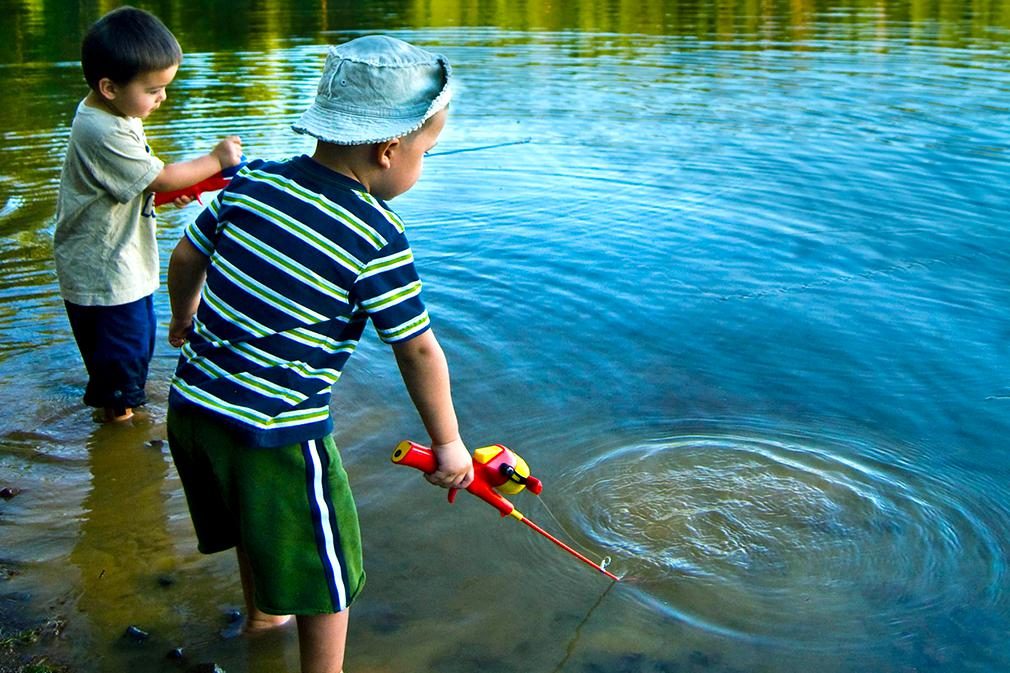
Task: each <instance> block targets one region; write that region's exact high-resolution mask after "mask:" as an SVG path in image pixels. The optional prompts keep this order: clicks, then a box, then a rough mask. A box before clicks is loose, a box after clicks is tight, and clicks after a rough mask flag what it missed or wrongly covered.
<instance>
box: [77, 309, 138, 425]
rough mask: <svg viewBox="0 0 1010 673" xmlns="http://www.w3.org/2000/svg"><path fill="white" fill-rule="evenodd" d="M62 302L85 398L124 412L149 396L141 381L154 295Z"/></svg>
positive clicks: (90, 404) (102, 407)
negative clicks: (83, 373)
mask: <svg viewBox="0 0 1010 673" xmlns="http://www.w3.org/2000/svg"><path fill="white" fill-rule="evenodd" d="M63 303H64V304H65V305H66V307H67V316H68V317H69V318H70V327H71V328H72V329H73V331H74V339H75V340H76V341H77V348H78V349H80V351H81V357H83V358H84V366H85V367H86V368H87V370H88V386H87V388H86V389H85V390H84V403H85V404H87V405H88V406H91V407H98V408H100V409H113V410H114V411H116V412H117V413H122V412H123V410H125V409H127V408H131V409H132V408H133V407H139V406H140V405H142V404H144V403H145V402H147V395H146V394H145V392H144V386H145V385H146V384H147V370H148V367H149V366H150V364H151V358H152V357H153V356H154V343H155V336H156V331H157V321H156V320H155V318H154V296H153V295H150V296H147V297H144V298H143V299H138V300H137V301H134V302H130V303H129V304H120V305H118V306H79V305H77V304H71V303H70V302H68V301H65V302H63Z"/></svg>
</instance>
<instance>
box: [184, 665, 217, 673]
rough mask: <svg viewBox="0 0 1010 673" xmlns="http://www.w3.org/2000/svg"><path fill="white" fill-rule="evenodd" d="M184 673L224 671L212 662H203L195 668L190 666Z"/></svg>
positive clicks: (215, 672)
mask: <svg viewBox="0 0 1010 673" xmlns="http://www.w3.org/2000/svg"><path fill="white" fill-rule="evenodd" d="M186 673H225V670H224V669H223V668H221V667H220V666H218V665H217V664H215V663H214V662H205V663H202V664H197V665H196V666H190V667H189V668H188V669H186Z"/></svg>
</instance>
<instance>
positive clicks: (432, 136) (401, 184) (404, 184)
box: [370, 108, 448, 200]
mask: <svg viewBox="0 0 1010 673" xmlns="http://www.w3.org/2000/svg"><path fill="white" fill-rule="evenodd" d="M447 116H448V112H447V110H446V109H445V108H443V109H442V110H439V111H438V112H437V113H435V115H434V116H432V117H431V119H429V120H428V122H427V123H426V124H425V125H424V126H423V127H422V128H421V130H419V131H416V132H415V133H412V134H411V135H409V136H405V137H404V138H401V139H400V144H399V147H398V151H397V152H395V153H394V154H393V155H392V156H391V158H390V165H389V168H388V169H386V170H385V171H383V173H382V176H381V178H380V179H379V180H378V181H376V182H374V183H373V184H372V185H370V187H371V189H370V191H371V192H372V194H374V195H375V196H377V197H379V198H380V199H383V200H389V199H392V198H393V197H395V196H399V195H400V194H403V193H404V192H405V191H407V190H408V189H410V188H411V187H413V186H414V185H415V184H416V183H417V181H418V179H419V178H420V177H421V169H422V168H423V166H424V155H425V153H426V152H429V151H430V150H431V148H433V147H434V146H435V143H437V142H438V136H439V134H440V133H442V129H443V128H444V127H445V120H446V117H447Z"/></svg>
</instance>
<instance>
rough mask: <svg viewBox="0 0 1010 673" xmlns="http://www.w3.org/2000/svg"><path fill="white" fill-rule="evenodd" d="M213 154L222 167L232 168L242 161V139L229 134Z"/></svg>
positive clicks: (215, 148)
mask: <svg viewBox="0 0 1010 673" xmlns="http://www.w3.org/2000/svg"><path fill="white" fill-rule="evenodd" d="M211 154H212V155H214V158H215V159H217V160H218V163H220V164H221V169H222V170H224V169H225V168H231V167H232V166H237V165H238V164H240V163H242V139H241V138H239V137H238V136H228V137H227V138H225V139H224V140H222V141H221V142H219V143H218V144H217V145H216V146H215V147H214V149H213V150H211Z"/></svg>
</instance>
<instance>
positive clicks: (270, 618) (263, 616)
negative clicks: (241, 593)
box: [220, 610, 291, 640]
mask: <svg viewBox="0 0 1010 673" xmlns="http://www.w3.org/2000/svg"><path fill="white" fill-rule="evenodd" d="M289 621H291V615H268V614H267V613H265V612H260V611H259V610H256V611H254V613H253V614H252V616H248V615H244V614H242V613H241V612H239V611H238V610H234V611H232V612H231V613H230V614H229V615H228V626H226V627H224V628H223V629H221V632H220V633H221V637H222V638H224V639H225V640H231V639H232V638H238V637H239V636H244V635H254V634H257V633H263V632H265V631H270V630H271V629H276V628H279V627H281V626H284V625H285V624H287V623H288V622H289Z"/></svg>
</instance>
